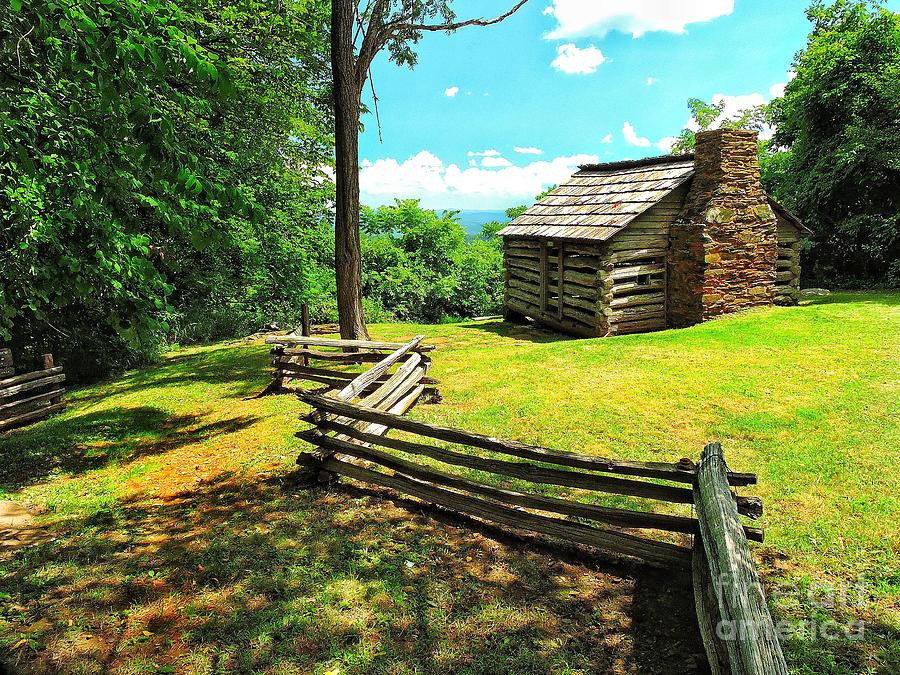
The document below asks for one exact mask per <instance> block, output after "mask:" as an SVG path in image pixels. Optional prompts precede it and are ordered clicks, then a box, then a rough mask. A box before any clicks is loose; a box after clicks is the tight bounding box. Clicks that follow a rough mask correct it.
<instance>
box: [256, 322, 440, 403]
mask: <svg viewBox="0 0 900 675" xmlns="http://www.w3.org/2000/svg"><path fill="white" fill-rule="evenodd" d="M266 343H268V344H271V345H272V366H273V368H274V369H275V371H274V374H273V375H274V379H273V381H272V384H270V385H269V387H268V388H267V389H266V391H267V392H278V391H284V390H285V385H286V384H287V383H289V382H292V381H294V380H299V381H308V382H315V383H316V384H320V385H324V386H323V387H322V388H323V389H324V390H331V391H340V390H341V389H342V388H343V387H345V386H346V385H347V384H348V383H349V382H351V381H353V380H354V379H356V378H357V377H358V376H359V375H360V374H361V373H359V372H353V371H348V370H347V368H348V367H351V366H358V365H362V364H370V363H371V364H376V365H377V364H378V363H379V362H380V361H382V360H383V359H384V358H385V356H386V352H393V351H395V350H397V349H400V348H402V347H404V345H403V344H402V343H399V342H377V341H374V340H341V339H336V338H322V337H310V336H306V335H278V336H270V337H268V338H266ZM433 349H434V347H433V346H432V345H426V344H421V341H419V342H417V343H416V344H415V345H414V346H413V347H412V348H410V350H409V351H410V352H412V353H414V354H417V355H418V358H417V359H416V366H415V367H414V366H409V368H410V369H411V370H412V371H414V372H415V373H417V374H420V375H421V377H419V378H418V379H417V380H416V383H417V384H421V385H424V388H423V392H424V393H426V394H428V395H430V396H432V397H434V396H436V395H437V389H436V388H435V385H436V384H437V381H436V380H434V379H432V378H429V377H427V376H426V374H425V373H427V371H428V369H429V368H430V366H431V360H430V359H429V358H428V357H427V356H426V353H427V352H430V351H431V350H433ZM409 358H412V356H410V357H409ZM312 362H317V365H311V364H312ZM420 371H421V372H420ZM390 377H391V375H390V374H389V373H387V372H386V370H385V371H384V372H378V373H377V376H376V377H375V378H374V379H372V380H371V381H368V380H367V381H366V382H365V387H364V390H365V393H372V392H374V391H375V390H376V389H378V388H379V387H381V386H382V385H384V384H385V383H386V382H387V381H388V380H389V379H390Z"/></svg>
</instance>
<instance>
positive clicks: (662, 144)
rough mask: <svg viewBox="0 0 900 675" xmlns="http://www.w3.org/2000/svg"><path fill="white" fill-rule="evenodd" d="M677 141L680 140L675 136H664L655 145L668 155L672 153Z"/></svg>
mask: <svg viewBox="0 0 900 675" xmlns="http://www.w3.org/2000/svg"><path fill="white" fill-rule="evenodd" d="M677 140H678V138H677V137H675V136H663V137H662V138H660V139H659V140H658V141H656V143H654V144H653V145H655V146H656V147H657V148H659V149H660V150H662V151H663V153H665V154H667V155H668V154H669V153H670V152H672V146H673V145H675V141H677Z"/></svg>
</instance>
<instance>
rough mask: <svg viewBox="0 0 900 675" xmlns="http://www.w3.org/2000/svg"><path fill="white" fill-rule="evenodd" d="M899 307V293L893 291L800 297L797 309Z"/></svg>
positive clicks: (844, 292) (837, 292) (847, 292)
mask: <svg viewBox="0 0 900 675" xmlns="http://www.w3.org/2000/svg"><path fill="white" fill-rule="evenodd" d="M858 304H863V305H884V306H885V307H896V306H897V305H900V292H898V291H894V292H889V291H882V292H879V291H874V292H873V291H835V292H833V293H832V294H831V295H814V296H802V297H801V298H800V304H799V307H811V306H815V305H858Z"/></svg>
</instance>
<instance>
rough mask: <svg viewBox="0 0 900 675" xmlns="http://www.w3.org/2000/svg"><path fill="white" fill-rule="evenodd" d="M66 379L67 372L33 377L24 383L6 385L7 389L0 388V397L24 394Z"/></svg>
mask: <svg viewBox="0 0 900 675" xmlns="http://www.w3.org/2000/svg"><path fill="white" fill-rule="evenodd" d="M54 370H55V369H54ZM40 372H41V373H44V372H46V371H40ZM29 374H30V373H29ZM10 379H14V378H10ZM65 379H66V376H65V374H59V375H51V376H50V377H42V378H40V379H31V380H28V381H26V382H23V383H22V384H17V385H15V386H12V387H6V388H5V389H0V399H2V398H10V397H12V396H17V395H18V394H22V393H24V392H26V391H33V390H35V389H40V388H42V387H49V386H50V385H54V384H59V383H60V382H64V381H65Z"/></svg>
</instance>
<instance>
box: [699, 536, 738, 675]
mask: <svg viewBox="0 0 900 675" xmlns="http://www.w3.org/2000/svg"><path fill="white" fill-rule="evenodd" d="M691 572H692V575H691V576H692V580H693V587H694V605H695V607H696V610H697V623H698V624H699V625H700V637H701V638H702V640H703V649H704V651H705V652H706V658H707V661H708V663H709V670H710V673H711V675H731V668H730V667H729V665H728V651H727V649H726V647H725V644H724V643H723V642H722V641H721V640H720V639H719V637H718V636H717V635H716V626H718V625H719V622H720V621H721V620H722V617H721V616H719V605H718V602H717V601H716V595H715V592H714V591H713V581H712V579H711V578H710V576H709V562H708V561H707V560H706V552H705V551H704V550H703V543H702V542H701V541H700V537H697V538H696V539H695V540H694V547H693V555H692V558H691Z"/></svg>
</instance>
